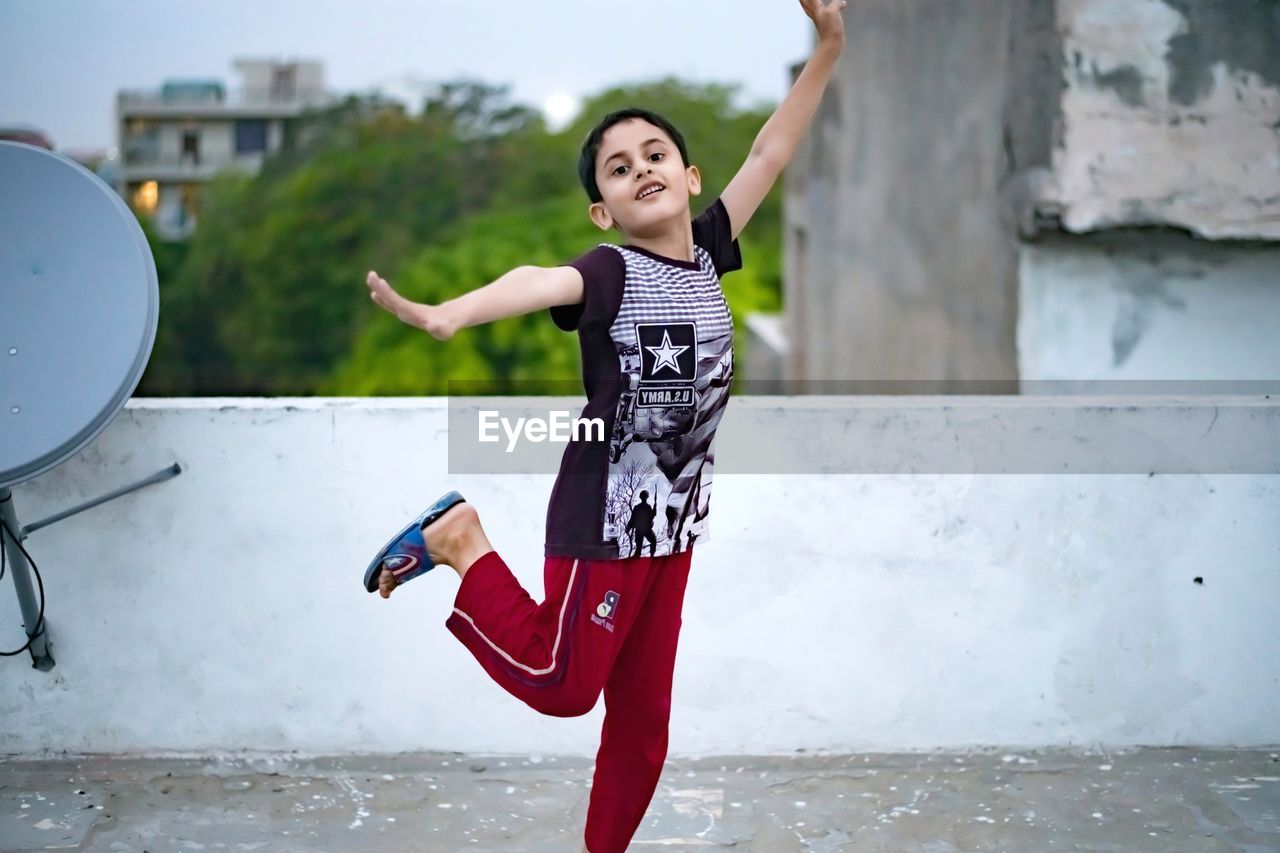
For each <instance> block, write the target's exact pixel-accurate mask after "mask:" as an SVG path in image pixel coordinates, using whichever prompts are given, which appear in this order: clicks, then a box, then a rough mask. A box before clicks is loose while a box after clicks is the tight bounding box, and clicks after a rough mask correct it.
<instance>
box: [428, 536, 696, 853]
mask: <svg viewBox="0 0 1280 853" xmlns="http://www.w3.org/2000/svg"><path fill="white" fill-rule="evenodd" d="M692 556H693V551H692V549H689V550H686V551H682V552H680V553H678V554H671V555H668V556H662V557H631V558H629V559H624V560H581V559H574V558H569V557H546V558H545V560H546V562H545V568H544V569H543V579H544V588H545V591H546V598H545V600H544V601H543V602H542V603H541V604H539V603H537V602H535V601H534V600H533V599H532V598H530V597H529V594H528V593H527V592H525V590H524V588H523V587H521V586H520V584H519V582H518V581H517V580H516V579H515V577H514V576H513V575H512V574H511V570H510V569H509V568H508V567H507V565H506V563H504V562H503V561H502V558H501V557H499V556H498V552H497V551H490V552H489V553H488V554H485V555H484V556H483V557H481V558H480V559H479V560H477V561H476V562H475V564H474V565H472V566H471V567H470V568H469V569H468V570H467V573H466V575H465V577H463V579H462V583H461V585H460V586H459V587H458V594H457V596H456V597H455V599H454V606H453V613H452V614H450V616H449V619H448V621H447V622H446V623H445V625H446V626H447V627H448V628H449V630H450V631H451V632H453V635H454V636H455V637H457V638H458V639H459V640H460V641H461V642H462V644H463V645H465V646H466V647H467V648H468V649H470V651H471V653H472V654H473V655H475V657H476V660H478V661H479V662H480V665H481V666H483V667H484V668H485V671H486V672H488V673H489V675H490V676H491V677H492V678H493V680H494V681H496V682H498V684H500V685H501V686H502V687H503V689H505V690H506V691H507V692H508V693H510V694H511V695H513V696H515V697H516V698H517V699H520V700H521V701H522V702H524V703H526V704H527V705H529V706H530V707H532V708H533V709H534V710H536V711H539V712H541V713H543V714H550V715H552V716H557V717H573V716H578V715H581V714H585V713H587V712H588V711H590V710H591V709H592V708H594V707H595V704H596V700H597V699H598V698H599V696H600V691H601V689H603V690H604V704H605V717H604V728H603V731H602V733H601V736H600V749H599V752H598V753H597V754H596V767H595V776H594V778H593V780H592V784H591V801H590V804H589V806H588V808H587V827H586V843H587V847H588V849H589V850H590V851H591V853H620V851H623V850H625V849H626V847H627V844H628V843H629V842H630V841H631V836H632V835H633V834H634V833H635V831H636V827H638V826H639V825H640V820H641V819H642V818H643V817H644V813H645V810H646V809H647V808H648V807H649V801H650V800H651V799H652V798H653V792H654V789H655V788H657V785H658V777H659V775H660V774H661V773H662V764H663V762H664V761H665V760H666V757H667V724H668V722H669V720H670V718H671V679H672V672H673V670H674V667H675V659H676V643H677V640H678V638H679V635H680V625H681V623H682V620H681V609H682V607H683V604H684V590H685V585H686V584H687V582H688V580H689V563H690V560H691V559H692Z"/></svg>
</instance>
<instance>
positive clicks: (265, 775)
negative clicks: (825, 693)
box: [0, 749, 1280, 853]
mask: <svg viewBox="0 0 1280 853" xmlns="http://www.w3.org/2000/svg"><path fill="white" fill-rule="evenodd" d="M592 766H593V761H592V760H591V759H585V758H569V757H565V758H554V757H547V758H536V757H529V756H518V755H516V756H510V755H505V756H493V755H485V756H475V755H462V754H448V753H414V754H399V755H354V756H340V757H297V756H281V755H255V756H240V755H236V756H221V757H206V758H199V759H195V758H120V757H101V756H82V757H76V758H59V759H52V760H28V759H23V758H18V757H14V756H9V757H5V758H0V850H4V851H15V850H49V849H70V850H91V851H142V850H146V851H150V853H162V851H170V850H263V851H272V853H288V851H321V850H323V851H361V853H365V852H366V851H367V852H368V853H382V851H397V853H403V851H414V850H428V851H436V850H441V851H454V850H475V851H534V852H535V853H538V852H540V851H565V852H566V853H577V851H578V850H579V839H580V838H581V832H582V827H583V826H584V822H585V820H586V808H587V797H588V794H589V792H590V780H591V770H592ZM714 847H731V848H733V849H735V850H759V851H769V852H770V853H774V851H790V850H796V851H838V850H858V851H864V850H866V851H872V850H874V851H924V853H944V851H969V850H1002V851H1024V850H1025V851H1045V850H1116V851H1121V850H1122V851H1146V850H1150V851H1218V850H1222V851H1226V850H1231V851H1237V850H1243V851H1280V753H1278V752H1277V751H1271V750H1265V749H1264V750H1207V749H1134V750H1125V751H1116V752H1103V753H1096V752H1089V753H1086V752H1079V751H1076V752H1067V751H1060V750H1056V751H1032V752H1027V751H1019V752H1014V753H1010V752H999V751H996V752H985V751H984V752H978V753H973V752H969V753H948V754H943V753H927V754H925V753H920V754H893V755H882V754H870V755H805V754H798V755H795V756H761V757H751V756H730V757H719V758H700V759H686V760H681V759H670V760H668V762H667V765H666V767H665V768H664V771H663V775H662V779H661V780H660V782H659V784H658V791H657V793H656V794H655V796H654V800H653V802H652V803H651V804H650V806H649V812H648V814H647V815H646V816H645V819H644V822H643V823H642V824H641V826H640V829H639V831H638V832H637V833H636V836H635V839H634V841H633V843H632V845H631V848H630V849H631V850H648V849H654V850H657V849H662V850H704V849H708V848H714Z"/></svg>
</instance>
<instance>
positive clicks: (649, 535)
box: [627, 489, 658, 557]
mask: <svg viewBox="0 0 1280 853" xmlns="http://www.w3.org/2000/svg"><path fill="white" fill-rule="evenodd" d="M654 512H655V507H654V506H653V505H652V504H650V503H649V492H648V491H647V490H645V489H641V490H640V503H638V504H636V505H635V506H633V507H632V508H631V517H630V518H629V519H627V530H628V532H630V533H632V535H633V540H632V541H634V542H635V548H634V550H633V551H632V552H631V556H633V557H635V556H637V555H638V554H639V553H640V552H641V551H642V550H643V549H644V541H645V540H646V539H647V540H649V556H650V557H652V556H654V552H655V551H657V548H658V537H657V536H655V535H654V533H653V516H654Z"/></svg>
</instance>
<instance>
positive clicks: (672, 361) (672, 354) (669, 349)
mask: <svg viewBox="0 0 1280 853" xmlns="http://www.w3.org/2000/svg"><path fill="white" fill-rule="evenodd" d="M645 349H647V350H648V351H649V352H651V353H653V354H654V355H656V356H657V357H658V361H657V362H656V363H655V364H654V365H653V372H654V373H657V372H658V371H659V370H661V369H662V368H664V367H670V368H671V369H672V370H674V371H675V372H676V375H677V376H678V375H680V365H678V364H676V356H678V355H679V354H680V353H682V352H684V351H685V350H687V349H688V347H687V346H675V345H673V344H672V343H671V334H670V333H669V332H668V331H667V330H666V329H663V330H662V346H660V347H645Z"/></svg>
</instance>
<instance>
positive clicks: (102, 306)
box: [0, 142, 160, 488]
mask: <svg viewBox="0 0 1280 853" xmlns="http://www.w3.org/2000/svg"><path fill="white" fill-rule="evenodd" d="M0 187H2V188H3V189H2V190H0V235H3V239H0V436H3V440H0V488H4V487H7V486H13V485H14V484H16V483H21V482H23V481H25V480H29V479H31V478H32V477H35V476H36V475H37V474H41V473H43V472H45V471H47V470H49V469H50V468H53V467H54V466H56V465H58V464H60V463H62V462H63V461H65V460H66V459H68V458H69V457H71V456H73V455H75V454H76V453H77V452H78V451H79V450H80V449H81V448H83V447H84V446H85V445H86V444H88V443H89V442H90V441H92V440H93V439H94V438H96V437H97V435H98V434H99V433H100V432H102V430H103V429H105V428H106V426H107V424H109V423H111V421H112V420H113V419H114V418H115V416H116V414H117V413H118V412H119V411H120V409H121V408H122V407H123V406H124V404H125V401H127V400H128V399H129V396H130V395H131V394H133V391H134V389H135V388H137V387H138V381H139V380H140V379H141V378H142V373H143V370H145V369H146V366H147V359H149V358H150V357H151V347H152V344H154V342H155V337H156V324H157V319H158V317H159V308H160V287H159V283H158V282H157V280H156V265H155V261H154V260H153V259H152V257H151V249H150V247H149V246H148V245H147V239H146V236H145V235H144V234H143V233H142V227H141V226H140V225H138V221H137V219H135V218H134V215H133V213H132V212H131V211H130V210H129V208H128V207H127V206H126V205H125V203H124V201H123V200H122V199H121V198H120V196H119V195H117V194H116V193H115V191H114V190H112V189H111V188H110V187H108V186H107V185H106V184H104V183H103V182H102V181H101V179H99V178H98V177H97V176H96V175H94V174H93V173H92V172H90V171H89V170H88V169H85V168H84V167H83V166H81V165H80V164H78V163H75V162H72V161H71V160H68V159H66V158H64V157H61V156H59V155H57V154H54V153H52V152H50V151H45V150H44V149H42V148H36V147H34V146H31V145H24V144H21V143H16V142H0Z"/></svg>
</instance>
